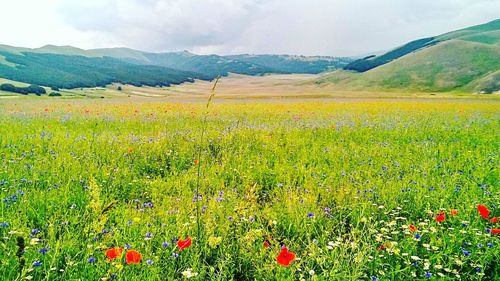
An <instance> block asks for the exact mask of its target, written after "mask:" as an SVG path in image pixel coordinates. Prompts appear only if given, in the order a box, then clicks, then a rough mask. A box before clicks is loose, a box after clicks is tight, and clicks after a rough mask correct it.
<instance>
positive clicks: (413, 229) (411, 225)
mask: <svg viewBox="0 0 500 281" xmlns="http://www.w3.org/2000/svg"><path fill="white" fill-rule="evenodd" d="M408 229H409V230H410V231H411V232H415V231H417V227H416V226H414V225H413V224H410V226H408Z"/></svg>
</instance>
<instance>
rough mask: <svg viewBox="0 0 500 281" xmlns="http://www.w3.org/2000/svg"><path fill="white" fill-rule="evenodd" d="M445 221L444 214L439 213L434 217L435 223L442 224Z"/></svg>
mask: <svg viewBox="0 0 500 281" xmlns="http://www.w3.org/2000/svg"><path fill="white" fill-rule="evenodd" d="M445 219H446V213H444V212H441V213H439V214H437V215H436V221H437V222H443V221H444V220H445Z"/></svg>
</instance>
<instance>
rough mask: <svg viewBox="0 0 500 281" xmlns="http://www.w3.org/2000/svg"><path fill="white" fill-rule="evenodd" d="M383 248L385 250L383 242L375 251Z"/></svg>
mask: <svg viewBox="0 0 500 281" xmlns="http://www.w3.org/2000/svg"><path fill="white" fill-rule="evenodd" d="M383 250H385V245H384V244H382V245H380V246H378V248H377V251H383Z"/></svg>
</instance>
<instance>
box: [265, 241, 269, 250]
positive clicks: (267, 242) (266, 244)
mask: <svg viewBox="0 0 500 281" xmlns="http://www.w3.org/2000/svg"><path fill="white" fill-rule="evenodd" d="M264 248H266V249H267V248H269V241H267V240H264Z"/></svg>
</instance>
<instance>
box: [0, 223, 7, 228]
mask: <svg viewBox="0 0 500 281" xmlns="http://www.w3.org/2000/svg"><path fill="white" fill-rule="evenodd" d="M8 226H9V223H8V222H1V223H0V227H8Z"/></svg>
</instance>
